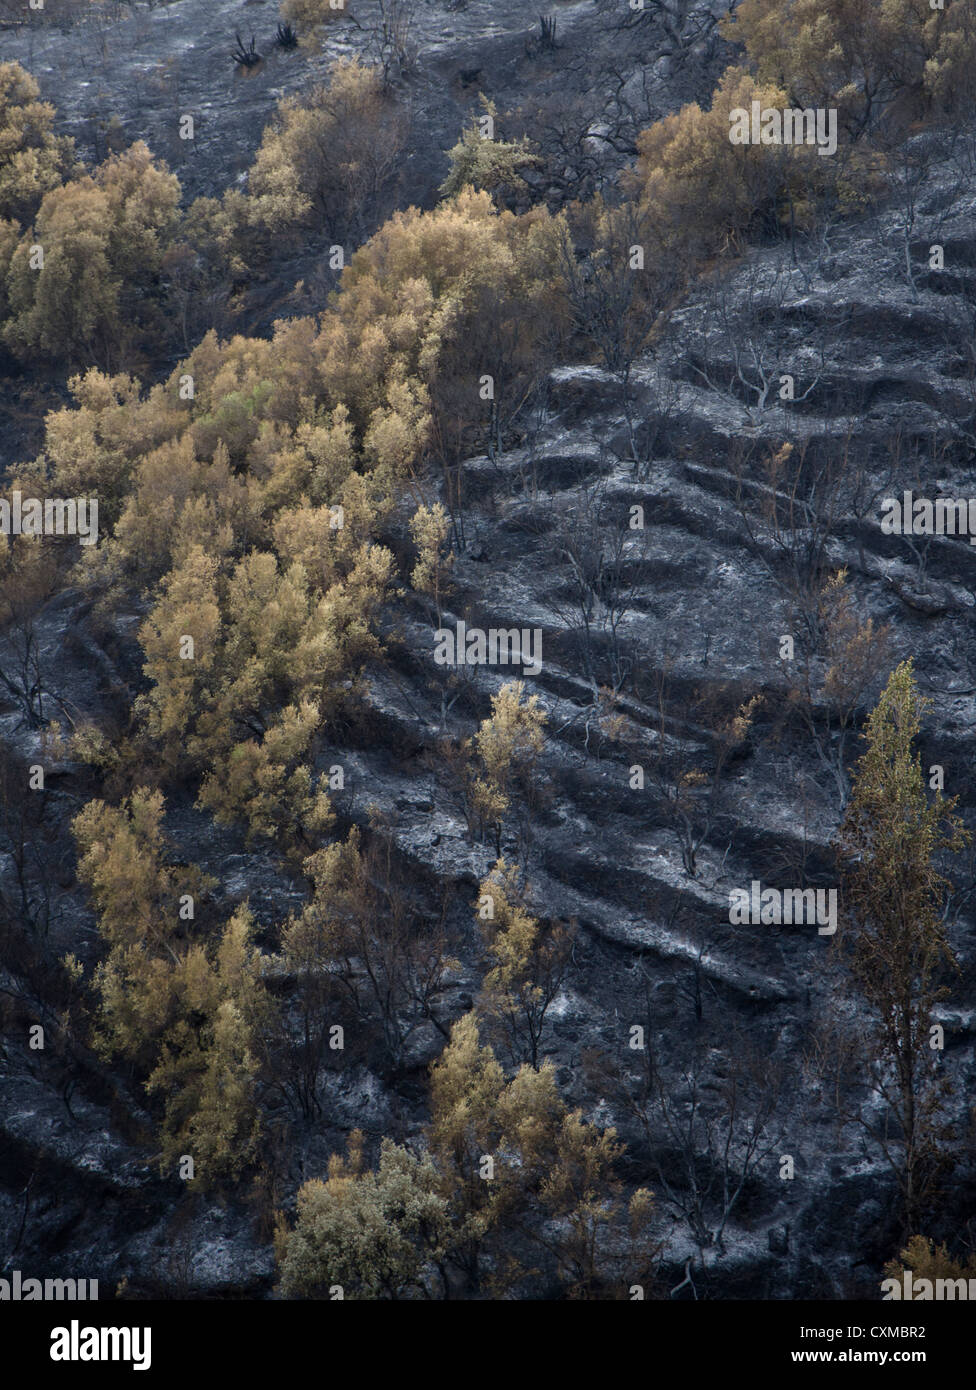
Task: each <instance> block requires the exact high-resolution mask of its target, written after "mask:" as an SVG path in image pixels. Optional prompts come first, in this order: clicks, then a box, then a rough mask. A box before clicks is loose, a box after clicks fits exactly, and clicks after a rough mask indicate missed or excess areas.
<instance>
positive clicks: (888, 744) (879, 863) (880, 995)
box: [838, 661, 969, 1230]
mask: <svg viewBox="0 0 976 1390" xmlns="http://www.w3.org/2000/svg"><path fill="white" fill-rule="evenodd" d="M929 703H930V702H929V701H928V700H926V699H924V698H923V697H922V696H920V695H919V693H918V689H917V686H916V683H915V676H914V672H913V669H912V663H911V661H903V662H902V663H901V664H900V665H899V666H898V667H896V669H895V670H894V671H893V672H892V674H891V677H890V678H889V680H888V684H887V686H886V687H885V689H884V691H883V693H882V695H881V699H880V700H879V702H878V705H877V707H876V708H875V709H874V711H873V712H872V713H871V715H870V717H869V719H868V723H867V729H866V732H865V739H866V743H867V751H866V752H865V753H864V755H863V757H862V758H861V759H860V760H859V762H858V764H857V768H856V771H855V776H854V783H853V790H852V794H851V799H850V802H849V804H848V807H847V812H846V815H845V817H844V821H843V824H842V826H841V828H840V832H839V836H838V848H839V854H840V860H841V864H842V868H843V874H844V878H843V909H844V910H843V916H842V921H843V926H842V931H841V933H840V934H839V936H838V943H839V945H840V947H841V948H842V949H843V950H844V954H845V956H846V959H847V962H848V965H849V969H850V973H851V978H852V981H853V983H854V985H855V987H856V990H857V993H858V995H859V996H860V998H861V1000H862V1001H863V1002H864V1004H866V1006H867V1008H868V1011H869V1015H870V1018H871V1031H870V1036H869V1041H868V1048H867V1054H866V1057H865V1060H864V1065H865V1066H866V1067H868V1068H869V1076H870V1082H869V1084H870V1086H871V1087H872V1089H873V1090H874V1091H875V1093H876V1095H877V1097H878V1098H879V1099H880V1100H881V1101H882V1102H883V1110H884V1113H883V1116H882V1118H881V1120H880V1121H879V1122H878V1123H877V1124H873V1125H872V1126H871V1130H870V1132H872V1134H873V1136H874V1138H875V1140H876V1141H877V1143H878V1144H879V1145H880V1147H881V1150H882V1152H883V1153H884V1155H885V1158H886V1159H887V1161H888V1162H889V1163H890V1164H891V1167H892V1169H893V1171H894V1173H895V1175H896V1177H897V1179H898V1182H899V1186H900V1189H901V1195H902V1199H903V1206H904V1215H905V1221H906V1225H907V1227H908V1228H909V1229H915V1230H917V1229H918V1223H919V1218H920V1216H921V1215H922V1213H923V1211H924V1208H925V1205H926V1203H927V1202H928V1200H929V1199H930V1198H931V1196H932V1194H933V1191H934V1186H935V1183H936V1180H937V1178H938V1175H939V1172H940V1171H941V1169H942V1168H943V1166H944V1163H945V1158H946V1155H945V1151H944V1138H945V1112H944V1107H945V1100H946V1095H947V1089H948V1088H947V1080H946V1077H945V1075H944V1073H943V1071H942V1069H941V1067H940V1066H939V1052H938V1051H937V1050H935V1049H933V1047H932V1046H931V1030H932V1028H933V1026H934V1023H935V1020H934V1017H933V1010H934V1007H935V1005H936V1003H937V1002H938V1001H939V1000H940V999H942V998H944V997H945V996H946V994H947V993H948V990H947V989H946V988H945V986H943V985H942V984H941V983H940V976H941V975H942V974H943V973H944V971H945V969H946V967H948V968H954V967H955V966H956V960H955V956H954V955H953V953H952V950H951V949H950V946H949V942H948V939H947V936H946V931H945V926H944V922H943V907H944V905H945V901H946V896H947V893H948V892H949V890H950V888H951V884H950V883H949V881H948V879H946V878H945V877H944V875H943V874H942V873H941V872H940V869H939V867H938V863H939V858H940V856H942V855H943V854H944V853H945V852H946V851H958V850H960V849H962V848H963V847H964V845H965V844H966V843H967V841H968V839H969V836H968V834H967V832H965V831H964V830H963V828H962V824H961V822H960V820H959V818H958V817H957V816H956V815H955V814H954V810H953V808H954V806H955V804H956V799H955V798H948V799H947V798H945V797H943V795H942V793H941V792H936V794H935V796H934V797H932V798H931V799H930V798H929V796H928V795H927V794H926V789H925V782H924V777H923V773H922V763H921V758H920V756H919V754H918V752H917V751H916V749H915V747H914V742H915V739H916V738H917V736H918V733H919V730H920V728H921V719H922V714H923V712H924V710H925V708H926V706H927V705H928V704H929Z"/></svg>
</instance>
